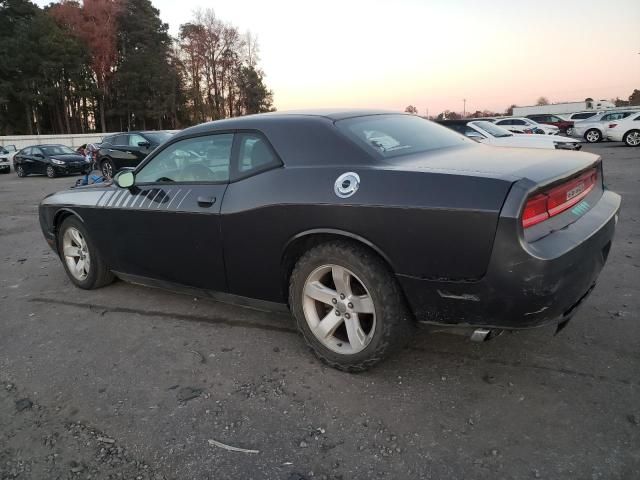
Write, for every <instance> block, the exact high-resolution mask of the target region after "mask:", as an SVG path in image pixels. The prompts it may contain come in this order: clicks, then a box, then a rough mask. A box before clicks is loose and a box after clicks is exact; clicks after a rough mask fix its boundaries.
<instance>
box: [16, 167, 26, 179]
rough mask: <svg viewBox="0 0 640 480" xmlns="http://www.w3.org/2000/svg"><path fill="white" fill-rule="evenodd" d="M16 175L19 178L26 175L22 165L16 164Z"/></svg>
mask: <svg viewBox="0 0 640 480" xmlns="http://www.w3.org/2000/svg"><path fill="white" fill-rule="evenodd" d="M16 175H18V176H19V177H20V178H24V177H26V176H27V172H26V171H25V169H24V167H23V166H22V165H18V166H16Z"/></svg>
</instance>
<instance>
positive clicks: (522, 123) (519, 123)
mask: <svg viewBox="0 0 640 480" xmlns="http://www.w3.org/2000/svg"><path fill="white" fill-rule="evenodd" d="M511 125H526V123H524V120H514V121H513V123H512V124H511Z"/></svg>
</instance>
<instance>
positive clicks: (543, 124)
mask: <svg viewBox="0 0 640 480" xmlns="http://www.w3.org/2000/svg"><path fill="white" fill-rule="evenodd" d="M570 117H571V119H566V118H561V117H559V116H557V115H550V114H549V115H546V114H545V115H543V114H539V115H528V116H527V117H498V118H471V119H466V120H459V121H457V120H453V121H451V120H446V121H443V122H441V123H443V124H449V125H456V124H457V125H467V124H469V123H472V122H480V121H481V122H489V123H493V124H494V125H497V126H499V127H501V128H503V129H505V130H508V131H509V132H511V133H514V134H532V133H533V134H543V135H560V134H564V135H567V136H569V137H572V138H575V139H580V140H584V141H586V142H588V143H597V142H601V141H603V140H612V141H616V142H624V143H626V144H627V145H628V146H630V147H637V146H640V108H639V109H638V110H624V111H615V112H611V111H608V112H581V113H575V114H572V115H570ZM485 127H486V125H485ZM485 129H486V128H485ZM459 130H461V129H459ZM462 130H465V131H461V133H464V134H465V135H466V134H467V133H468V134H470V135H471V136H473V135H474V134H475V133H477V132H474V131H472V130H474V128H466V129H462ZM483 134H484V132H483ZM485 143H491V142H486V141H485ZM538 143H539V142H538ZM547 143H548V142H547ZM569 143H571V142H569ZM540 144H542V143H540Z"/></svg>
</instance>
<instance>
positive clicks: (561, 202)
mask: <svg viewBox="0 0 640 480" xmlns="http://www.w3.org/2000/svg"><path fill="white" fill-rule="evenodd" d="M597 181H598V170H597V169H595V168H592V169H590V170H588V171H587V172H585V173H583V174H582V175H580V176H579V177H576V178H574V179H572V180H569V181H568V182H565V183H563V184H561V185H558V186H557V187H553V188H551V189H549V190H546V191H544V192H542V193H538V194H536V195H534V196H532V197H531V198H529V199H528V200H527V203H526V205H525V207H524V211H523V212H522V226H523V227H524V228H529V227H531V226H533V225H536V224H538V223H540V222H544V221H545V220H546V219H548V218H551V217H553V216H555V215H558V214H560V213H562V212H564V211H565V210H567V209H568V208H571V207H572V206H573V205H575V204H576V203H578V202H580V201H581V200H582V199H583V198H584V197H586V196H587V195H588V194H589V192H591V190H593V188H594V187H595V186H596V184H597Z"/></svg>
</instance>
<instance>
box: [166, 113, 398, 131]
mask: <svg viewBox="0 0 640 480" xmlns="http://www.w3.org/2000/svg"><path fill="white" fill-rule="evenodd" d="M389 114H393V115H409V114H408V113H403V112H398V111H393V110H371V109H330V108H327V109H315V110H289V111H283V112H269V113H258V114H253V115H245V116H242V117H232V118H225V119H222V120H214V121H212V122H207V123H201V124H200V125H196V126H193V127H190V128H187V129H185V130H182V131H181V132H179V133H178V134H177V135H176V137H181V136H184V135H189V134H195V133H201V132H207V131H210V130H224V129H230V130H233V129H245V128H246V129H253V128H255V129H260V128H263V127H266V126H267V125H274V124H278V123H289V122H290V121H291V120H292V119H294V118H296V119H298V120H305V121H307V122H336V121H338V120H344V119H347V118H355V117H364V116H370V115H389Z"/></svg>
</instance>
